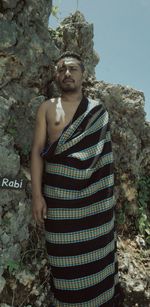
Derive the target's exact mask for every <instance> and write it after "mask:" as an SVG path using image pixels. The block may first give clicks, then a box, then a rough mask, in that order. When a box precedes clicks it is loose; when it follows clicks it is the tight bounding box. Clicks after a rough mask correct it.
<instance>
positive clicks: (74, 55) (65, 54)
mask: <svg viewBox="0 0 150 307" xmlns="http://www.w3.org/2000/svg"><path fill="white" fill-rule="evenodd" d="M64 58H74V59H77V60H78V61H79V62H80V66H81V69H82V70H83V71H84V64H83V61H82V59H81V56H80V55H79V54H78V53H76V52H74V51H65V52H63V53H62V54H61V55H60V56H59V57H58V58H57V59H56V61H55V63H56V64H57V63H58V62H59V61H60V60H61V59H64Z"/></svg>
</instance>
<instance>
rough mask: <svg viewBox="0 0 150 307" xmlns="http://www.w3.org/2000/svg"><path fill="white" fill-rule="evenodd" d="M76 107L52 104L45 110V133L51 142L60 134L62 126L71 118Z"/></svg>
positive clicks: (69, 121)
mask: <svg viewBox="0 0 150 307" xmlns="http://www.w3.org/2000/svg"><path fill="white" fill-rule="evenodd" d="M75 112H76V108H73V107H68V108H67V107H66V108H65V107H63V108H62V107H57V106H56V105H54V106H53V108H51V109H50V110H48V112H47V134H48V138H49V139H50V141H51V142H53V141H56V140H57V139H58V138H59V136H60V135H61V133H62V131H63V130H64V128H65V127H66V126H67V125H68V124H69V123H70V124H71V121H72V119H73V116H74V114H75Z"/></svg>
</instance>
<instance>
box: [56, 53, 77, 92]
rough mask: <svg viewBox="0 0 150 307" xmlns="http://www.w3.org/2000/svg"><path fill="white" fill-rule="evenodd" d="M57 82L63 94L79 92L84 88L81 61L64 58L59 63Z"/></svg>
mask: <svg viewBox="0 0 150 307" xmlns="http://www.w3.org/2000/svg"><path fill="white" fill-rule="evenodd" d="M56 81H57V83H58V84H59V86H60V89H61V90H62V91H63V92H77V91H78V90H80V89H81V87H82V81H83V71H82V68H81V65H80V61H78V60H77V59H75V58H71V57H70V58H69V57H68V58H64V59H61V60H60V61H59V62H58V63H57V67H56Z"/></svg>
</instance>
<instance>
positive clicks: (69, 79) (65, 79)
mask: <svg viewBox="0 0 150 307" xmlns="http://www.w3.org/2000/svg"><path fill="white" fill-rule="evenodd" d="M65 81H72V82H74V80H73V79H71V78H64V79H63V82H65Z"/></svg>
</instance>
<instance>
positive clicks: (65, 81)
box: [63, 79, 74, 83]
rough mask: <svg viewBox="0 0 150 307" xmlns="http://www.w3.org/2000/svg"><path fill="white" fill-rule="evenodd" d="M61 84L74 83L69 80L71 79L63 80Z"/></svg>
mask: <svg viewBox="0 0 150 307" xmlns="http://www.w3.org/2000/svg"><path fill="white" fill-rule="evenodd" d="M63 82H64V83H68V82H70V83H73V82H74V81H73V80H71V79H65V80H64V81H63Z"/></svg>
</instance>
